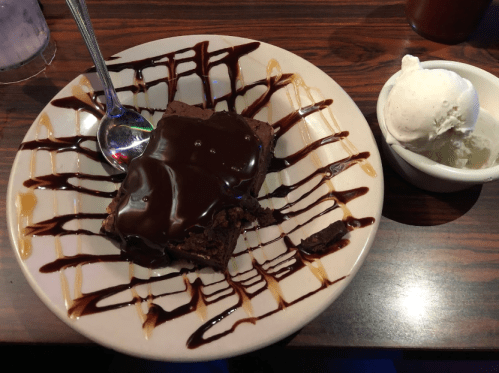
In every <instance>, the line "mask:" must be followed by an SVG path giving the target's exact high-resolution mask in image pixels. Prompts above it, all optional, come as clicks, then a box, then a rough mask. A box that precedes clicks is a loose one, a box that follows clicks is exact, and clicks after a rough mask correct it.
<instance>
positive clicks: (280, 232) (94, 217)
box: [7, 35, 383, 361]
mask: <svg viewBox="0 0 499 373" xmlns="http://www.w3.org/2000/svg"><path fill="white" fill-rule="evenodd" d="M107 63H108V66H109V70H110V74H111V77H112V80H113V82H114V84H115V86H116V88H117V89H116V90H117V92H118V95H119V98H120V100H121V102H122V103H124V104H125V105H127V106H129V107H131V108H134V109H135V110H138V111H140V112H141V113H142V114H143V115H145V116H146V117H147V118H148V119H149V120H150V121H151V122H152V123H153V124H156V123H157V122H158V120H159V119H160V118H161V116H162V114H163V112H164V111H165V109H166V106H167V104H168V102H170V101H172V100H174V99H175V100H179V101H183V102H186V103H188V104H191V105H197V106H200V107H204V108H214V109H215V110H217V111H219V110H230V111H236V112H238V113H240V114H242V115H244V116H246V117H253V118H256V119H259V120H263V121H267V122H268V123H270V124H272V126H273V127H274V129H275V133H276V147H275V156H274V159H273V161H272V164H271V166H270V170H269V172H268V174H267V177H266V180H265V183H264V185H263V187H262V189H261V191H260V195H259V201H260V203H261V204H262V205H263V206H265V207H270V208H272V209H274V214H275V216H276V217H277V221H276V223H275V224H274V225H272V226H268V227H264V228H262V227H258V226H252V227H248V228H247V229H246V230H245V231H244V232H243V233H242V234H241V236H240V238H239V241H238V244H237V247H236V250H235V251H234V254H233V256H232V258H231V260H230V262H229V265H228V268H227V270H226V271H225V272H215V271H213V270H212V269H210V268H201V269H200V268H196V267H195V266H193V265H192V264H189V263H185V262H175V263H174V264H172V265H171V266H169V267H166V268H161V269H154V270H153V269H148V268H144V267H141V266H138V265H135V264H133V263H130V262H127V261H126V260H124V259H122V258H121V256H120V250H119V248H118V246H117V244H116V243H113V242H112V241H110V240H109V239H107V238H106V237H104V236H103V235H102V234H101V233H100V226H101V223H102V220H103V219H104V218H105V217H106V206H107V205H108V204H109V202H110V201H111V199H112V198H113V196H114V195H115V193H116V191H117V189H118V187H119V185H120V182H121V181H122V180H123V175H120V174H117V173H116V172H115V171H114V170H112V169H111V168H110V167H109V166H108V165H107V164H106V163H105V161H103V160H102V158H101V156H100V154H99V153H98V151H97V148H96V139H95V134H96V129H97V124H98V122H99V120H100V118H101V117H102V116H103V114H104V112H105V107H104V102H105V100H104V99H103V91H102V87H101V85H100V83H99V81H98V78H97V76H96V73H95V72H94V71H92V70H91V69H90V70H89V71H87V72H85V73H84V74H82V75H80V76H78V77H76V78H75V79H74V80H73V81H72V82H71V83H69V84H68V85H67V86H66V87H65V88H64V89H62V90H61V91H60V92H59V93H58V94H57V95H56V96H55V97H54V98H53V99H52V100H51V102H50V103H49V104H48V105H47V106H46V107H45V109H44V110H43V111H42V112H41V113H40V115H39V116H38V117H37V118H36V119H35V121H34V123H33V125H32V126H31V128H30V129H29V131H28V133H27V134H26V137H25V138H24V140H23V143H22V144H21V146H20V148H19V152H18V154H17V156H16V159H15V162H14V166H13V169H12V173H11V177H10V180H9V187H8V200H7V217H8V226H9V233H10V238H11V241H12V246H13V248H14V250H15V253H16V257H17V259H18V261H19V264H20V267H21V268H22V270H23V272H24V274H25V276H26V278H27V279H28V281H29V283H30V285H31V286H32V287H33V289H34V291H35V292H36V294H37V295H38V296H39V297H40V298H41V299H42V300H43V302H44V303H45V304H46V305H47V306H48V307H49V308H50V309H51V310H52V311H53V312H54V313H55V314H56V315H57V316H58V317H60V318H61V319H62V320H63V321H64V322H66V323H67V324H68V325H69V326H70V327H72V328H74V329H75V330H77V331H78V332H80V333H82V334H83V335H85V336H86V337H88V338H90V339H92V340H93V341H95V342H97V343H100V344H102V345H104V346H106V347H109V348H112V349H115V350H118V351H120V352H123V353H127V354H131V355H135V356H139V357H142V358H148V359H155V360H167V361H201V360H210V359H219V358H226V357H230V356H234V355H239V354H242V353H246V352H249V351H251V350H255V349H258V348H261V347H264V346H266V345H269V344H271V343H274V342H277V341H278V340H280V339H282V338H284V337H286V336H288V335H290V334H292V333H293V332H295V331H297V330H299V329H300V328H302V327H303V326H304V325H306V324H307V323H309V322H310V321H311V320H312V319H314V318H315V317H316V316H317V315H319V314H320V313H321V312H323V311H324V310H325V309H326V308H327V307H328V306H329V305H330V304H331V303H332V302H333V301H334V300H335V299H336V298H337V297H338V295H339V294H340V293H341V292H342V291H343V290H344V289H345V288H346V286H347V285H348V284H349V283H350V281H351V280H352V278H353V276H354V275H355V274H356V273H357V271H358V270H359V268H360V266H361V265H362V262H363V261H364V259H365V257H366V255H367V252H368V250H369V248H370V246H371V245H372V242H373V240H374V237H375V234H376V230H377V228H378V223H379V220H380V216H381V208H382V202H383V173H382V168H381V162H380V157H379V153H378V149H377V146H376V143H375V141H374V138H373V135H372V133H371V131H370V129H369V126H368V124H367V122H366V120H365V118H364V117H363V115H362V113H361V112H360V110H359V109H358V107H357V106H356V105H355V103H354V102H353V101H352V99H351V98H350V97H349V96H348V95H347V94H346V93H345V91H344V90H343V89H342V88H341V87H340V86H339V85H338V84H337V83H336V82H335V81H334V80H332V79H331V78H330V77H329V76H327V75H326V74H325V73H324V72H322V71H321V70H319V69H318V68H317V67H315V66H313V65H312V64H310V63H309V62H307V61H305V60H303V59H302V58H300V57H298V56H296V55H294V54H292V53H290V52H288V51H285V50H283V49H280V48H277V47H275V46H272V45H269V44H265V43H263V42H258V41H253V40H248V39H243V38H236V37H229V36H216V35H211V36H210V35H199V36H184V37H176V38H169V39H162V40H157V41H153V42H150V43H146V44H143V45H139V46H136V47H133V48H131V49H128V50H126V51H123V52H121V53H118V54H117V55H115V56H114V57H112V58H110V59H109V60H108V62H107ZM338 220H343V221H344V222H345V223H346V225H347V227H348V231H349V232H348V233H347V234H346V235H345V236H344V237H343V238H342V239H341V240H340V241H339V242H336V243H335V244H333V245H330V246H329V247H328V248H327V249H326V250H325V251H324V252H323V253H321V254H310V253H306V252H303V251H302V250H300V249H299V245H300V243H301V240H302V239H305V238H307V237H309V236H311V235H312V234H314V233H316V232H318V231H320V230H322V229H323V228H325V227H327V226H328V225H330V224H331V223H333V222H335V221H338Z"/></svg>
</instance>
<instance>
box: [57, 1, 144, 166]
mask: <svg viewBox="0 0 499 373" xmlns="http://www.w3.org/2000/svg"><path fill="white" fill-rule="evenodd" d="M66 3H67V4H68V6H69V9H70V10H71V13H72V14H73V17H74V19H75V21H76V24H77V25H78V28H79V29H80V33H81V35H82V36H83V40H84V41H85V44H86V45H87V48H88V51H89V52H90V56H91V57H92V60H93V61H94V64H95V68H96V69H97V74H98V75H99V78H100V80H101V82H102V85H103V86H104V93H105V95H106V114H105V115H104V117H103V118H102V120H101V122H100V124H99V128H98V129H97V142H98V144H99V147H100V149H101V152H102V154H103V155H104V158H106V160H107V161H108V162H109V163H110V164H111V165H112V166H113V167H115V168H117V169H118V170H121V171H127V168H128V164H129V163H130V161H131V160H132V159H134V158H136V157H138V156H139V155H141V154H142V153H143V152H144V150H145V148H146V146H147V144H148V142H149V137H150V135H151V131H152V130H153V127H152V125H151V123H149V122H148V121H147V120H146V119H145V118H144V117H143V116H142V115H140V114H139V113H137V112H136V111H133V110H130V109H127V108H125V107H124V106H123V105H122V104H121V103H120V101H119V100H118V96H117V95H116V91H115V89H114V86H113V83H112V81H111V77H110V76H109V72H108V70H107V67H106V63H105V62H104V58H103V57H102V54H101V52H100V49H99V45H98V44H97V39H96V38H95V34H94V30H93V28H92V23H91V22H90V16H89V14H88V10H87V6H86V4H85V0H66Z"/></svg>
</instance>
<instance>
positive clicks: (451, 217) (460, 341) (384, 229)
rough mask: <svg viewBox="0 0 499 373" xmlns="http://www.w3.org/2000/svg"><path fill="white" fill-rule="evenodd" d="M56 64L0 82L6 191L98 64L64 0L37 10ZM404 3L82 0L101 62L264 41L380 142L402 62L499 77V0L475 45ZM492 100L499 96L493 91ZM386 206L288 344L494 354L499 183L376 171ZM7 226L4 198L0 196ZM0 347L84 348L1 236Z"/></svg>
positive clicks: (498, 318)
mask: <svg viewBox="0 0 499 373" xmlns="http://www.w3.org/2000/svg"><path fill="white" fill-rule="evenodd" d="M42 3H43V6H44V13H45V15H46V18H47V21H48V25H49V27H50V29H51V31H52V35H53V38H54V39H55V41H56V43H57V48H58V49H57V54H56V57H55V60H54V61H53V63H52V65H51V66H49V67H48V68H47V69H46V71H45V72H44V73H42V74H40V75H38V76H37V77H35V78H33V79H31V80H28V81H26V82H24V83H21V84H14V85H0V97H1V101H0V144H1V146H0V152H1V153H0V154H1V156H0V180H1V181H0V188H1V195H3V196H5V195H6V190H7V182H8V177H9V173H10V171H11V166H12V162H13V160H14V157H15V155H16V151H17V148H18V146H19V144H20V143H21V140H22V138H23V136H24V135H25V133H26V131H27V130H28V128H29V127H30V125H31V123H32V122H33V121H34V119H35V117H36V116H37V114H38V113H39V112H40V111H41V110H42V109H43V108H44V106H45V105H46V104H47V103H48V102H49V101H50V99H51V98H52V97H53V96H54V95H55V94H56V93H57V92H58V91H59V90H60V89H61V88H63V87H64V86H65V85H66V84H67V83H69V82H70V81H71V80H72V79H73V78H74V77H76V76H77V75H79V74H80V73H81V72H82V71H84V70H85V69H87V68H88V67H89V66H91V65H92V62H91V60H90V56H89V54H88V51H87V49H86V47H85V45H84V44H83V40H82V38H81V36H80V34H79V32H78V30H77V28H76V25H75V23H74V20H73V19H72V17H71V15H70V12H69V10H68V8H67V6H66V4H65V2H64V1H63V0H43V1H42ZM403 3H404V2H403V1H389V0H328V1H321V0H310V1H306V0H301V1H300V0H287V1H252V0H249V1H248V0H247V1H238V0H230V1H215V0H209V1H201V0H198V1H196V0H186V1H184V2H183V4H182V5H179V2H178V1H168V0H164V1H163V0H161V1H160V0H155V1H154V0H148V1H146V0H142V1H141V0H122V1H116V0H99V1H97V0H95V1H90V0H89V1H88V7H89V10H90V14H91V16H92V19H93V24H94V27H95V31H96V35H97V38H98V40H99V42H100V45H101V49H102V50H103V51H104V56H105V57H109V56H111V55H113V54H115V53H118V52H119V51H122V50H124V49H127V48H130V47H132V46H134V45H137V44H141V43H144V42H148V41H151V40H155V39H160V38H165V37H170V36H178V35H185V34H225V35H234V36H241V37H246V38H251V39H256V40H261V41H264V42H267V43H270V44H274V45H276V46H279V47H281V48H284V49H287V50H289V51H291V52H293V53H295V54H297V55H299V56H301V57H303V58H305V59H307V60H308V61H310V62H311V63H313V64H314V65H316V66H317V67H319V68H320V69H322V70H323V71H325V72H326V73H327V74H328V75H329V76H330V77H331V78H333V79H334V80H335V81H336V82H338V84H340V85H341V86H342V87H343V88H344V89H345V91H346V92H347V93H348V94H349V95H350V96H351V97H352V99H353V100H354V101H355V102H356V104H357V105H358V106H359V108H360V110H361V111H362V113H363V114H364V115H365V117H366V118H367V121H368V123H369V125H370V127H371V130H372V131H373V133H374V135H375V137H376V138H377V139H379V137H380V136H381V135H380V130H379V126H378V122H377V119H376V100H377V97H378V94H379V91H380V89H381V87H382V86H383V84H384V82H385V81H386V80H387V79H388V78H389V77H390V76H391V75H392V74H393V73H395V72H396V71H397V70H399V68H400V61H401V58H402V56H404V55H405V54H406V53H411V54H414V55H416V56H419V57H420V58H421V59H422V60H431V59H448V60H455V61H460V62H465V63H469V64H473V65H476V66H479V67H481V68H483V69H485V70H487V71H489V72H491V73H492V74H494V75H496V76H499V26H498V23H497V19H498V17H499V1H497V0H496V1H494V3H493V5H492V7H491V8H490V9H489V12H488V13H487V15H486V18H485V20H484V21H483V22H482V24H481V26H480V28H479V30H478V32H477V33H476V34H475V35H474V36H473V37H472V38H471V39H470V41H468V42H465V43H461V44H458V45H452V46H449V45H444V44H439V43H435V42H431V41H428V40H425V39H423V38H422V37H420V36H419V35H417V34H416V33H415V32H414V31H413V30H411V28H410V27H409V26H408V24H407V22H406V20H405V16H404V5H403ZM498 97H499V93H498ZM384 177H385V188H386V190H385V202H384V207H383V216H382V220H381V223H380V226H379V231H378V234H377V237H376V240H375V242H374V245H373V247H372V248H371V251H370V253H369V255H368V257H367V259H366V261H365V263H364V265H363V266H362V268H361V269H360V271H359V273H358V274H357V276H356V277H355V278H354V280H353V282H352V283H351V284H350V285H349V287H348V288H347V289H346V291H345V292H344V293H343V294H342V295H341V296H340V297H339V299H338V300H337V301H335V302H334V304H332V305H331V306H330V307H329V308H328V309H327V310H326V311H325V312H324V313H322V314H321V315H320V316H319V317H317V318H316V319H315V320H314V321H312V322H311V323H310V324H308V325H307V326H305V327H304V328H303V329H302V330H301V331H300V332H299V333H297V334H296V335H294V336H292V337H291V338H289V339H288V340H287V346H288V347H289V348H319V347H374V348H393V349H407V348H409V349H410V348H416V349H430V350H431V349H450V350H453V349H466V350H483V351H489V350H492V351H496V352H497V351H499V216H498V214H497V206H499V182H495V183H490V184H486V185H484V186H483V187H482V186H477V187H473V188H471V189H469V190H466V191H463V192H457V193H452V194H434V193H428V192H424V191H422V190H418V189H416V188H415V187H413V186H411V185H409V184H407V183H406V182H405V181H403V180H402V179H401V178H400V177H399V176H398V175H397V174H395V173H394V172H393V171H392V170H391V169H390V168H389V167H388V166H387V165H384ZM0 210H1V214H2V216H5V213H6V212H5V198H2V199H0ZM0 268H1V272H0V342H2V343H8V344H15V343H35V344H39V343H73V344H76V343H83V344H89V343H91V342H90V341H88V340H87V339H86V338H84V337H83V336H81V335H80V334H78V333H77V332H75V331H73V330H72V329H70V328H69V327H68V326H66V325H65V324H64V323H63V322H62V321H60V320H59V319H58V318H57V317H56V316H55V315H53V314H52V313H51V312H50V311H49V309H48V308H47V307H46V306H45V305H44V304H43V303H42V302H41V301H40V300H39V299H38V297H37V296H36V295H35V293H34V292H33V291H32V289H31V288H30V286H29V285H28V283H27V281H26V280H25V278H24V276H23V274H22V272H21V270H20V268H19V266H18V264H17V262H16V259H15V256H14V252H13V250H12V248H11V245H10V242H9V238H8V233H7V226H6V223H5V220H4V219H2V222H1V226H0Z"/></svg>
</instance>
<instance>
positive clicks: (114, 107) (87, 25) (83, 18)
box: [66, 0, 124, 117]
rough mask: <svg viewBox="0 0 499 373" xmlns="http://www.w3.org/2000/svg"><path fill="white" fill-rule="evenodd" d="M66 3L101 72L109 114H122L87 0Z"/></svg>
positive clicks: (98, 70) (112, 115)
mask: <svg viewBox="0 0 499 373" xmlns="http://www.w3.org/2000/svg"><path fill="white" fill-rule="evenodd" d="M66 3H67V4H68V7H69V9H70V10H71V13H72V14H73V18H74V19H75V21H76V25H77V26H78V28H79V29H80V33H81V35H82V36H83V40H84V41H85V44H86V45H87V48H88V51H89V52H90V56H91V57H92V60H93V61H94V64H95V68H96V69H97V74H99V78H100V80H101V82H102V84H103V85H104V93H105V94H106V106H107V110H106V111H107V114H108V115H109V116H111V117H117V116H120V115H121V114H122V113H123V111H124V109H123V106H122V105H121V103H120V101H119V100H118V96H117V95H116V90H115V89H114V86H113V82H112V81H111V77H110V76H109V72H108V70H107V67H106V63H105V62H104V58H103V57H102V53H101V51H100V49H99V44H97V39H96V38H95V34H94V29H93V27H92V22H91V21H90V16H89V14H88V10H87V5H86V4H85V0H66Z"/></svg>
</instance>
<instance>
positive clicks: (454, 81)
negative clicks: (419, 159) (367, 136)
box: [384, 55, 480, 152]
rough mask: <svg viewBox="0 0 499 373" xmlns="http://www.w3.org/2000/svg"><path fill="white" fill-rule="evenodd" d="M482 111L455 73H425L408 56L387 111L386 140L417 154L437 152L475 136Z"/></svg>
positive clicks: (471, 90) (466, 82)
mask: <svg viewBox="0 0 499 373" xmlns="http://www.w3.org/2000/svg"><path fill="white" fill-rule="evenodd" d="M479 111H480V105H479V102H478V94H477V92H476V90H475V88H474V87H473V85H472V84H471V82H470V81H469V80H467V79H464V78H462V77H460V76H459V75H458V74H456V73H455V72H453V71H448V70H444V69H424V68H423V67H422V66H421V64H420V63H419V59H418V58H417V57H413V56H411V55H406V56H405V57H404V58H403V59H402V72H401V74H400V76H399V77H398V78H397V79H396V81H395V84H394V86H393V88H392V89H391V91H390V93H389V95H388V98H387V102H386V105H385V109H384V117H385V124H386V127H387V130H388V133H389V135H388V136H387V139H386V140H387V142H388V143H389V144H397V143H398V144H400V145H402V146H404V147H406V148H407V149H409V150H412V151H416V152H425V151H428V150H432V151H435V150H438V148H440V147H441V146H443V145H445V144H448V143H449V142H450V143H453V142H456V141H457V142H460V141H461V140H462V139H463V138H464V137H465V136H467V135H468V134H469V133H471V132H472V131H473V128H474V126H475V123H476V121H477V118H478V114H479Z"/></svg>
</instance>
